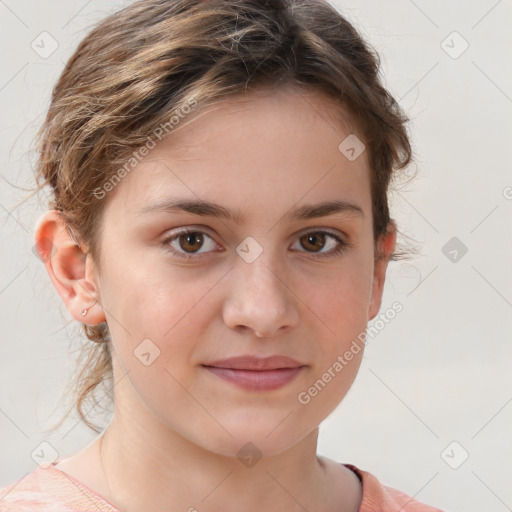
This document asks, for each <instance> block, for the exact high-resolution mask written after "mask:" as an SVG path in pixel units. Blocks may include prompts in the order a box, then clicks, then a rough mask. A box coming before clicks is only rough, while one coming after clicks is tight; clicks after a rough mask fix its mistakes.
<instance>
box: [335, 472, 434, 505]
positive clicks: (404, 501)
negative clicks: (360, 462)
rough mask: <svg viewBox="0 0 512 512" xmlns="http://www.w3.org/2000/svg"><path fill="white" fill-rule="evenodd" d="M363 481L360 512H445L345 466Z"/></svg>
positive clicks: (367, 473)
mask: <svg viewBox="0 0 512 512" xmlns="http://www.w3.org/2000/svg"><path fill="white" fill-rule="evenodd" d="M343 465H344V466H345V467H347V468H348V469H350V470H352V471H353V472H354V473H355V474H356V475H357V476H358V477H359V480H361V484H362V487H363V498H362V501H361V506H360V507H359V512H443V511H442V510H441V509H439V508H436V507H433V506H430V505H427V504H425V503H422V502H420V501H417V500H415V499H414V498H412V497H411V496H408V495H407V494H405V493H404V492H402V491H399V490H398V489H394V488H392V487H388V486H386V485H382V484H381V483H380V482H379V480H378V479H377V478H376V477H375V476H374V475H372V474H371V473H369V472H368V471H363V470H361V469H359V468H358V467H356V466H354V465H353V464H343Z"/></svg>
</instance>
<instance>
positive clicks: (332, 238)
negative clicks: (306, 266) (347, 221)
mask: <svg viewBox="0 0 512 512" xmlns="http://www.w3.org/2000/svg"><path fill="white" fill-rule="evenodd" d="M298 242H299V244H300V246H301V248H302V249H305V250H306V252H308V253H310V254H311V255H312V256H313V257H315V258H329V257H334V256H339V255H341V254H342V253H343V252H344V251H345V249H346V248H347V247H350V244H349V243H348V242H346V241H344V240H342V239H341V238H340V237H338V236H337V235H335V234H334V233H331V232H329V231H310V232H309V233H305V234H304V235H302V236H301V237H300V238H299V239H298Z"/></svg>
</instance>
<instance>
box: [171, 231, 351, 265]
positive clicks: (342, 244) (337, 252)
mask: <svg viewBox="0 0 512 512" xmlns="http://www.w3.org/2000/svg"><path fill="white" fill-rule="evenodd" d="M190 234H201V235H206V236H207V237H209V238H212V237H211V236H210V235H208V233H205V232H204V231H200V230H199V229H191V228H184V229H182V230H181V231H179V232H177V233H174V234H173V235H171V236H169V237H167V238H165V239H164V240H162V242H161V245H162V247H163V248H164V249H165V250H167V251H168V252H170V253H171V254H173V255H174V256H177V257H178V258H182V259H185V260H190V259H198V258H200V257H201V256H198V255H197V254H198V253H183V252H180V251H177V250H176V249H174V248H173V247H171V246H170V245H169V244H170V243H171V242H172V241H174V240H176V239H179V237H181V236H183V235H190ZM311 234H315V235H316V234H323V235H327V236H328V237H331V238H333V239H334V240H335V241H336V242H337V243H338V246H337V247H336V248H335V249H332V250H331V251H330V252H328V253H321V254H316V253H314V252H309V254H311V255H313V258H315V259H323V258H332V257H336V256H341V254H343V253H344V252H345V250H346V249H347V248H349V247H351V244H350V243H349V242H347V241H345V240H342V239H341V238H340V237H338V236H337V235H335V234H334V233H331V232H330V231H322V230H319V231H307V232H305V233H302V234H301V235H300V237H299V239H300V238H302V237H303V236H306V235H311ZM212 240H213V239H212ZM305 252H308V251H305ZM203 254H206V253H203Z"/></svg>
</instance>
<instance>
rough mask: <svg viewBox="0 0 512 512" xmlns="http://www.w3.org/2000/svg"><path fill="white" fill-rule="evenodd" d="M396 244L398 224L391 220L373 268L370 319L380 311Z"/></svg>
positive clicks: (379, 243) (380, 240) (378, 245)
mask: <svg viewBox="0 0 512 512" xmlns="http://www.w3.org/2000/svg"><path fill="white" fill-rule="evenodd" d="M395 246H396V224H395V223H394V221H390V223H389V224H388V227H387V229H386V232H385V233H384V234H383V235H381V236H380V238H379V240H378V241H377V258H376V260H375V265H374V270H373V283H372V294H371V297H370V307H369V308H368V317H369V319H370V320H372V319H373V318H375V317H376V316H377V313H378V312H379V309H380V305H381V302H382V293H383V291H384V281H385V279H386V269H387V267H388V263H389V259H390V257H391V254H392V253H393V251H394V250H395Z"/></svg>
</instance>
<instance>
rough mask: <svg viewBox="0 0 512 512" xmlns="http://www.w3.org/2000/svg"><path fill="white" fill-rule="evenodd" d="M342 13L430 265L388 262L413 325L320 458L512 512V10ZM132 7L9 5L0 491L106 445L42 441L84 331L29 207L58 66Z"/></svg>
mask: <svg viewBox="0 0 512 512" xmlns="http://www.w3.org/2000/svg"><path fill="white" fill-rule="evenodd" d="M124 3H125V4H126V2H124ZM333 3H334V4H335V5H336V6H337V7H338V8H339V9H340V10H341V11H342V12H343V13H344V14H345V15H346V16H347V17H348V18H349V19H350V20H351V21H352V22H353V23H354V24H355V25H356V26H357V27H358V28H359V29H360V30H361V31H362V33H363V35H364V36H365V37H366V38H367V39H368V40H369V41H370V42H371V43H372V44H373V45H374V46H375V47H376V48H377V50H378V51H379V53H380V55H381V57H382V68H383V74H384V77H385V82H386V84H387V86H388V87H389V89H390V90H391V91H392V93H393V94H394V95H395V97H396V98H397V99H398V100H399V101H400V103H401V105H402V106H403V107H404V108H405V109H406V111H407V113H408V115H409V116H410V118H411V124H410V129H411V132H412V137H413V141H414V146H415V151H416V164H415V166H414V168H415V169H417V172H418V174H417V177H416V178H415V179H414V180H413V181H411V182H409V183H402V184H401V185H400V188H399V190H398V192H396V193H395V194H394V196H393V211H392V213H393V216H394V217H395V219H396V220H397V222H398V224H399V227H400V229H401V231H402V232H403V233H405V234H406V235H408V236H410V237H412V239H413V240H415V241H416V242H417V243H418V245H420V247H421V251H420V254H419V255H418V256H417V257H415V258H413V259H411V260H409V261H407V262H400V263H399V262H395V263H392V264H391V268H390V271H389V274H388V283H387V290H386V293H385V297H384V304H383V306H382V311H384V310H385V309H387V308H388V307H389V306H390V305H391V304H392V303H393V302H394V301H397V300H398V301H400V302H401V303H402V305H403V308H404V309H403V311H402V312H401V313H399V314H398V315H397V316H396V318H395V319H394V320H393V321H392V322H391V323H389V324H388V325H386V327H385V328H384V329H383V330H382V331H381V332H380V333H379V334H378V336H376V337H375V338H373V339H372V340H371V342H370V343H369V344H368V347H367V349H366V354H365V359H364V361H363V364H362V367H361V370H360V373H359V376H358V378H357V380H356V382H355V384H354V385H353V387H352V389H351V390H350V392H349V394H348V395H347V397H346V398H345V400H344V401H343V402H342V404H341V405H340V406H339V407H338V409H337V410H336V411H335V412H334V413H333V414H332V415H331V416H330V417H329V418H328V419H327V420H326V421H325V422H324V424H323V426H322V427H321V435H320V441H319V451H320V453H321V454H322V455H326V456H328V457H330V458H333V459H335V460H338V461H340V462H348V463H352V464H355V465H357V466H359V467H360V468H362V469H365V470H367V471H370V472H372V473H374V474H375V475H376V476H377V477H378V478H379V479H380V480H381V482H382V483H384V484H386V485H390V486H392V487H396V488H398V489H401V490H403V491H404V492H406V493H408V494H410V495H411V496H416V498H417V499H419V500H421V501H424V502H426V503H430V504H433V505H437V506H439V507H441V508H443V509H445V510H453V511H456V510H465V511H468V512H476V511H478V510H490V509H492V510H495V511H505V510H511V507H512V488H511V487H510V473H511V461H512V447H511V439H510V432H511V431H512V428H511V426H512V425H511V424H512V404H511V401H512V386H511V381H512V376H511V375H512V372H511V371H510V362H511V360H512V358H511V355H512V354H511V352H512V348H511V343H510V340H511V330H512V329H511V327H512V325H511V324H512V322H511V308H512V293H511V286H510V285H511V268H512V267H511V265H510V262H511V261H512V258H511V252H512V251H511V245H512V244H511V222H510V219H511V218H512V217H511V209H512V200H511V198H512V188H511V187H512V176H511V174H510V164H511V153H510V147H511V142H512V133H511V132H512V121H511V120H512V118H511V111H512V71H511V62H512V61H511V57H512V55H511V54H512V51H511V50H512V35H511V33H512V32H511V30H510V26H511V21H512V16H511V15H512V2H510V0H508V1H507V0H501V1H496V0H472V1H462V0H460V1H453V0H451V1H430V2H427V1H426V0H415V1H412V0H392V1H387V2H382V1H378V0H364V1H361V0H359V1H357V2H356V1H355V0H351V1H337V2H333ZM122 5H123V2H120V1H118V2H113V1H102V2H100V1H83V0H80V1H79V0H73V1H70V0H68V1H63V0H61V1H52V2H40V1H39V2H38V1H35V0H31V1H28V0H19V1H14V0H0V19H1V30H0V38H1V43H2V47H3V48H4V52H3V58H2V72H1V75H0V76H1V78H0V102H1V108H2V117H1V121H0V134H1V136H0V144H1V151H0V158H1V164H2V165H1V169H2V180H1V181H0V183H1V188H0V215H1V217H2V222H1V229H2V231H1V233H2V246H1V251H2V274H1V277H0V300H1V307H0V315H1V322H2V323H1V325H2V336H3V339H2V344H1V356H0V357H1V358H0V361H1V370H2V372H1V374H2V385H1V403H0V412H1V414H0V428H1V429H2V436H3V437H2V441H3V442H2V453H1V465H0V466H1V472H0V486H3V485H6V484H7V483H10V482H11V481H13V480H14V479H18V478H21V477H22V476H24V475H25V474H27V473H28V472H29V471H32V470H33V469H34V468H35V467H36V463H35V462H34V460H33V459H32V458H31V453H32V452H33V451H34V450H35V449H36V448H37V447H38V445H39V444H40V443H41V442H42V441H48V442H49V443H50V444H51V445H52V446H53V447H55V449H56V450H57V451H58V453H59V454H60V456H61V457H65V456H68V455H70V454H72V453H74V452H76V451H78V450H79V449H80V448H82V447H83V446H85V445H86V444H88V443H89V442H90V441H91V440H92V439H93V438H94V437H95V434H94V433H92V432H91V431H89V430H88V429H87V428H85V427H84V426H82V425H80V424H79V422H78V420H77V419H76V418H71V419H70V420H69V421H68V422H66V423H65V424H64V425H63V426H62V428H61V429H60V430H58V431H57V432H55V433H53V434H51V435H48V434H46V433H45V429H48V428H50V427H51V426H52V425H53V424H54V423H55V422H56V420H57V419H58V418H59V414H60V413H61V405H60V404H61V403H60V402H59V397H60V394H61V392H62V390H63V389H64V386H65V384H66V382H67V379H68V378H69V377H70V376H71V374H72V372H73V370H74V366H73V359H72V355H70V349H74V348H76V347H77V346H78V345H79V343H80V338H79V336H77V333H78V332H79V329H78V328H77V327H76V325H75V326H74V324H73V322H70V319H71V317H70V315H69V313H68V312H67V310H66V309H65V307H64V305H63V303H62V302H61V300H60V298H59V296H58V295H57V292H56V291H55V290H54V289H53V286H52V285H51V283H50V280H49V278H48V276H47V274H46V270H45V269H44V267H43V265H42V263H41V262H40V261H39V260H38V259H37V258H36V257H35V256H34V254H33V252H32V247H33V229H34V225H35V222H36V221H37V219H38V218H39V216H40V215H41V214H42V213H43V211H44V210H45V201H44V197H41V198H40V200H37V199H36V198H31V199H28V200H26V201H24V202H23V203H22V204H19V205H18V203H19V202H20V201H21V200H22V199H23V198H24V197H25V194H26V192H25V191H24V190H23V189H22V188H20V187H27V186H28V187H30V186H32V185H33V183H32V181H31V179H32V174H31V172H32V171H31V166H32V162H33V160H34V155H33V153H32V152H31V151H30V149H31V141H32V137H33V135H34V133H35V130H36V129H37V128H38V126H39V125H40V123H41V121H42V119H43V115H44V113H45V109H46V108H47V107H48V104H49V98H50V93H51V89H52V87H53V85H54V83H55V81H56V79H57V77H58V76H59V74H60V72H61V71H62V69H63V66H64V63H65V61H66V60H67V58H68V57H69V56H70V55H71V53H72V52H73V50H74V48H75V47H76V45H77V43H78V42H79V40H80V39H81V38H82V37H83V36H84V35H85V34H86V32H87V31H88V28H89V27H90V26H91V25H92V24H93V23H94V22H96V21H97V20H99V19H100V18H102V17H103V16H105V15H106V14H107V13H109V12H111V11H113V10H115V9H117V8H119V7H121V6H122ZM44 31H46V32H48V33H49V34H50V35H51V37H52V38H53V39H54V40H55V41H56V42H57V44H58V48H57V49H56V50H55V51H54V52H53V53H52V54H51V55H50V56H46V55H43V56H41V55H40V54H38V53H37V52H36V51H35V50H34V49H33V48H32V47H31V43H32V42H33V41H35V42H36V44H39V46H40V47H41V46H42V43H41V42H40V41H41V37H47V36H40V34H41V33H42V32H44ZM454 31H455V32H457V34H453V32H454ZM443 41H444V43H443ZM38 42H39V43H38ZM466 44H467V45H468V48H467V49H466V50H465V51H464V52H463V53H461V52H462V50H463V49H464V48H465V46H466ZM45 48H46V49H47V50H48V49H50V48H51V46H50V40H49V39H47V40H46V43H45ZM39 51H40V52H41V51H42V49H41V50H39ZM459 54H460V55H459ZM13 185H14V186H13ZM453 237H456V240H455V241H452V242H451V243H452V244H455V245H449V246H448V247H447V248H445V249H444V250H443V247H445V245H446V244H447V243H448V242H449V240H451V239H452V238H453ZM464 247H465V248H467V252H466V253H465V254H464V255H463V254H462V253H463V250H464ZM454 250H455V251H456V253H454V252H453V251H454ZM450 251H451V253H450ZM453 260H455V261H453ZM453 441H456V443H457V444H456V445H451V446H449V445H450V443H452V442H453ZM448 446H449V448H448V449H447V450H445V449H446V448H447V447H448ZM466 453H467V454H468V455H469V457H468V458H467V460H465V461H464V462H463V463H462V464H461V461H462V460H463V458H464V457H465V456H466ZM443 454H444V455H443ZM450 464H451V466H459V467H458V468H457V469H454V468H452V467H450Z"/></svg>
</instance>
